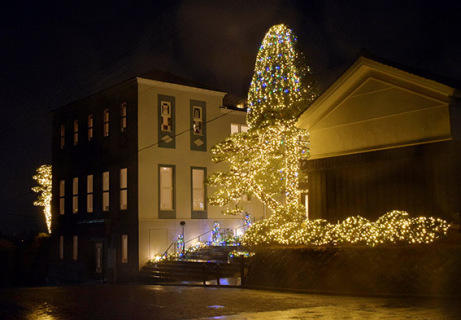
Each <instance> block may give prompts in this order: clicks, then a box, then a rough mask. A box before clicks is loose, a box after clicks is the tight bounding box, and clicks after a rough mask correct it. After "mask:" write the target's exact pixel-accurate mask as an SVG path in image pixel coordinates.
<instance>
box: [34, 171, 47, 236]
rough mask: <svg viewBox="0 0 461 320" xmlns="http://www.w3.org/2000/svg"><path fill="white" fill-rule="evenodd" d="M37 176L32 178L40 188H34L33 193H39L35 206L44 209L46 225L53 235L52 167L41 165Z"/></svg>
mask: <svg viewBox="0 0 461 320" xmlns="http://www.w3.org/2000/svg"><path fill="white" fill-rule="evenodd" d="M36 171H37V174H36V175H34V176H33V177H32V179H34V180H35V181H37V183H38V184H39V185H38V186H35V187H33V188H32V191H34V192H37V193H39V195H38V197H37V200H36V201H34V206H38V207H43V214H44V216H45V223H46V228H47V230H48V233H50V234H51V198H52V175H51V165H46V164H44V165H41V166H40V167H39V168H38V169H37V170H36Z"/></svg>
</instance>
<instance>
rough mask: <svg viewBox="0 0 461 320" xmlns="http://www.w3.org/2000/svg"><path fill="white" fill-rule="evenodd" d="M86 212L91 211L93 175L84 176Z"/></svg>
mask: <svg viewBox="0 0 461 320" xmlns="http://www.w3.org/2000/svg"><path fill="white" fill-rule="evenodd" d="M86 212H93V175H92V174H90V175H88V176H87V177H86Z"/></svg>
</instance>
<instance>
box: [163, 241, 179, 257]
mask: <svg viewBox="0 0 461 320" xmlns="http://www.w3.org/2000/svg"><path fill="white" fill-rule="evenodd" d="M173 245H176V242H172V243H170V245H169V246H168V248H167V249H166V250H165V252H164V253H163V254H162V257H167V256H168V250H170V248H171V246H173Z"/></svg>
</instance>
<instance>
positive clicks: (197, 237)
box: [184, 229, 213, 245]
mask: <svg viewBox="0 0 461 320" xmlns="http://www.w3.org/2000/svg"><path fill="white" fill-rule="evenodd" d="M212 231H213V229H211V230H208V231H207V232H204V233H202V234H200V235H198V236H196V237H194V238H192V239H189V240H187V241H184V245H186V243H188V242H191V241H193V240H195V239H200V237H202V236H204V235H206V234H207V233H210V232H212Z"/></svg>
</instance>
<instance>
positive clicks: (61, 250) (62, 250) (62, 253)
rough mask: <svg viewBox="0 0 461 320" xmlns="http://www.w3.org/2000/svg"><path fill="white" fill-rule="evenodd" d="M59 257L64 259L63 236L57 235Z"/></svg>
mask: <svg viewBox="0 0 461 320" xmlns="http://www.w3.org/2000/svg"><path fill="white" fill-rule="evenodd" d="M59 259H60V260H63V259H64V236H59Z"/></svg>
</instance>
